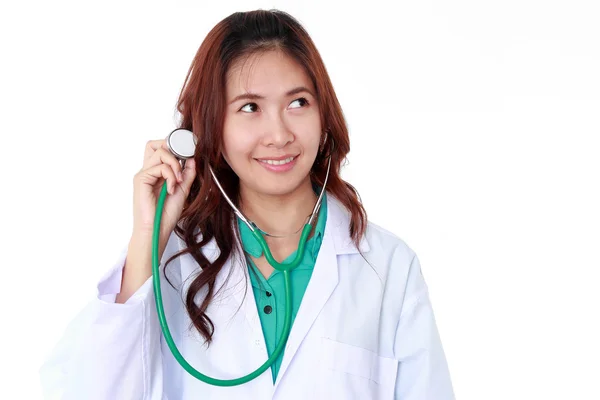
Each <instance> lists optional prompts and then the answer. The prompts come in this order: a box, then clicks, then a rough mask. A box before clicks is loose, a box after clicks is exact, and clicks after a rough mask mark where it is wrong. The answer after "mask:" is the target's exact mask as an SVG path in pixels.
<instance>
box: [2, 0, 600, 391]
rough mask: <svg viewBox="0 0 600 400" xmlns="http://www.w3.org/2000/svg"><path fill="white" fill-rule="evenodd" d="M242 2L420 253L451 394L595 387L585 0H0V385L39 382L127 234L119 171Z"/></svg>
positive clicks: (595, 205) (596, 34) (595, 239)
mask: <svg viewBox="0 0 600 400" xmlns="http://www.w3.org/2000/svg"><path fill="white" fill-rule="evenodd" d="M256 8H267V9H268V8H279V9H282V10H285V11H288V12H290V13H291V14H292V15H294V16H295V17H296V18H298V19H299V20H300V21H301V22H302V23H303V24H304V26H305V27H306V29H307V30H308V32H309V33H310V34H311V36H312V38H313V40H314V41H315V43H316V44H317V47H318V49H319V50H320V52H321V55H322V57H323V58H324V60H325V63H326V66H327V68H328V71H329V74H330V76H331V79H332V81H333V83H334V86H335V89H336V92H337V95H338V97H339V100H340V102H341V104H342V107H343V109H344V113H345V115H346V117H347V121H348V124H349V127H350V133H351V153H350V154H349V157H348V160H349V164H348V165H347V167H346V168H345V169H344V172H343V176H344V178H345V179H346V180H348V181H349V182H350V183H352V184H353V185H354V186H355V187H356V188H357V189H358V190H359V192H360V194H361V196H362V199H363V202H364V204H365V206H366V209H367V212H368V214H369V218H370V219H371V220H372V221H373V222H375V223H377V224H379V225H381V226H383V227H384V228H386V229H388V230H390V231H392V232H394V233H395V234H397V235H398V236H399V237H401V238H402V239H403V240H405V241H406V242H407V244H408V245H409V246H410V247H411V248H413V250H415V251H416V253H417V254H418V255H419V258H420V260H421V264H422V268H423V273H424V275H425V279H426V281H427V283H428V285H429V288H430V295H431V299H432V302H433V306H434V311H435V314H436V318H437V323H438V327H439V330H440V334H441V337H442V341H443V344H444V349H445V352H446V356H447V359H448V363H449V366H450V370H451V374H452V379H453V383H454V387H455V391H456V395H457V398H458V399H461V400H481V399H489V400H493V399H502V400H505V399H526V400H530V399H578V400H587V399H590V400H591V399H600V387H599V386H598V376H600V363H599V361H598V360H599V359H600V340H599V338H600V324H599V312H598V308H599V306H600V290H598V284H599V279H598V278H599V273H598V270H599V267H600V254H599V250H600V245H599V243H600V184H599V175H600V155H599V153H600V145H599V139H600V119H599V111H600V97H599V93H600V74H599V73H598V71H600V43H599V42H600V25H599V24H598V20H599V18H600V13H599V9H598V7H597V5H596V2H594V1H592V0H590V1H587V2H583V1H571V2H566V1H562V2H558V1H541V0H538V1H534V0H519V1H515V0H512V1H503V2H478V1H467V0H457V1H452V2H448V1H441V0H438V1H422V2H391V1H390V2H385V1H375V0H372V1H369V2H361V3H358V2H357V3H351V2H342V1H331V2H325V1H302V2H283V1H251V0H250V1H220V2H200V1H170V2H133V1H130V2H126V1H120V2H117V1H105V2H94V3H93V2H76V1H72V2H66V1H52V2H42V1H30V2H20V3H18V5H17V3H16V2H15V4H13V5H12V6H9V5H2V6H1V9H0V41H1V42H2V43H1V44H2V46H1V50H0V52H1V53H0V54H1V57H2V61H1V63H0V68H1V73H0V96H1V105H0V106H1V108H0V113H1V114H0V116H1V126H0V132H1V135H2V136H1V138H2V141H1V143H2V156H1V157H0V160H1V162H2V170H1V171H2V176H3V179H4V182H3V189H2V200H1V202H2V207H1V208H0V213H1V215H0V217H1V219H0V221H1V222H0V223H1V226H2V230H1V232H2V240H1V242H0V243H1V250H2V255H1V257H2V258H1V260H2V261H1V265H2V272H1V274H2V275H1V279H2V282H3V284H2V289H1V290H0V293H1V294H0V296H1V298H0V301H1V303H0V304H2V311H1V317H2V329H1V330H0V331H1V333H0V334H1V335H2V337H1V340H0V350H1V352H0V360H2V361H1V364H2V374H3V379H2V381H3V384H2V387H1V388H0V390H1V391H2V393H1V394H0V397H2V398H19V399H37V398H40V396H41V395H40V393H41V392H40V388H39V383H38V381H39V378H38V372H37V371H38V368H39V366H40V365H41V363H42V362H43V360H44V358H45V357H46V356H47V355H48V353H49V352H50V350H51V348H52V346H53V345H54V344H55V343H56V342H57V341H58V339H59V337H60V336H61V335H62V332H63V330H64V329H65V327H66V325H67V323H68V322H69V321H70V320H71V319H72V318H73V317H74V316H75V314H76V313H77V312H78V311H79V310H80V309H81V308H83V306H84V305H85V304H86V303H87V302H88V301H89V300H90V299H91V298H93V297H94V296H95V294H96V287H95V284H96V282H97V280H98V279H99V277H100V276H101V275H102V274H103V273H104V271H105V270H106V269H107V268H108V267H109V266H110V265H111V264H112V263H113V262H114V259H115V257H116V256H117V254H118V252H119V251H120V250H121V248H122V247H123V246H126V244H127V242H128V239H129V235H130V233H131V223H132V179H133V175H134V174H135V173H136V172H137V171H138V169H139V168H140V167H141V162H142V156H143V150H144V145H145V143H146V141H147V140H149V139H159V138H164V137H165V136H166V135H167V133H169V132H170V131H171V130H172V129H174V128H175V121H176V114H175V103H176V100H177V96H178V94H179V90H180V89H181V85H182V84H183V80H184V78H185V75H186V73H187V70H188V67H189V65H190V63H191V61H192V58H193V56H194V54H195V52H196V50H197V49H198V47H199V45H200V43H201V42H202V40H203V39H204V37H205V35H206V34H207V33H208V31H209V30H210V29H211V28H212V27H213V26H214V25H215V24H216V23H217V22H218V21H220V20H221V19H223V18H225V17H226V16H228V15H229V14H231V13H232V12H234V11H247V10H251V9H256ZM7 376H8V377H9V379H6V377H7ZM9 394H10V395H9Z"/></svg>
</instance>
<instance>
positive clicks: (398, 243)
mask: <svg viewBox="0 0 600 400" xmlns="http://www.w3.org/2000/svg"><path fill="white" fill-rule="evenodd" d="M365 239H366V241H367V243H368V246H369V251H368V253H370V254H371V257H376V258H378V259H385V260H389V261H393V262H394V263H396V264H398V263H400V264H407V263H408V264H410V263H411V262H412V260H413V259H414V258H415V257H416V253H415V252H414V251H413V249H412V248H411V247H410V246H409V245H408V243H407V242H406V241H405V240H404V239H402V238H401V237H400V236H398V235H397V234H395V233H393V232H391V231H389V230H388V229H386V228H384V227H382V226H380V225H378V224H376V223H374V222H372V221H368V223H367V228H366V230H365Z"/></svg>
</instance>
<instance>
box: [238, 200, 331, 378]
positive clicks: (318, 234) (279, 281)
mask: <svg viewBox="0 0 600 400" xmlns="http://www.w3.org/2000/svg"><path fill="white" fill-rule="evenodd" d="M326 221H327V194H326V193H325V194H323V201H322V202H321V209H320V210H319V217H318V220H317V225H316V227H315V231H314V234H313V236H312V237H311V238H310V239H309V240H308V242H306V248H305V250H304V257H303V258H302V262H301V263H300V265H298V267H296V268H295V269H294V270H292V272H291V276H290V277H291V286H292V324H293V323H294V319H295V318H296V314H298V308H299V307H300V303H301V302H302V297H303V296H304V292H305V291H306V287H307V286H308V282H309V281H310V277H311V275H312V272H313V269H314V267H315V262H316V260H317V255H318V254H319V249H320V248H321V242H322V241H323V234H324V232H325V223H326ZM238 226H239V230H240V237H241V240H242V245H243V247H244V251H245V252H246V253H247V254H249V255H252V256H253V257H256V258H259V257H260V256H262V254H263V251H262V248H261V247H260V244H259V243H258V241H257V240H256V239H255V238H254V236H253V235H252V231H250V228H248V226H247V225H246V224H245V223H244V222H243V221H242V220H240V219H239V218H238ZM297 251H298V250H296V251H294V252H293V253H292V254H290V255H289V256H288V257H287V258H286V259H285V260H284V261H283V262H284V263H288V262H291V261H292V260H293V259H294V258H295V257H296V252H297ZM246 259H247V260H248V272H249V274H250V281H251V282H252V290H253V292H254V298H255V299H256V306H257V308H258V315H259V316H260V323H261V326H262V330H263V335H264V337H265V343H266V345H267V352H268V353H269V356H271V354H273V351H274V350H275V347H276V346H277V341H278V340H279V338H280V336H281V333H282V332H283V320H284V318H285V286H284V280H283V273H282V272H281V271H278V270H274V271H273V273H272V274H271V276H269V279H265V277H264V276H263V274H262V273H261V272H260V271H259V270H258V268H257V267H256V265H255V264H254V262H253V261H252V259H251V258H250V257H246ZM283 353H284V352H281V354H280V355H279V357H277V359H276V360H275V362H274V363H273V365H271V374H272V375H273V383H275V380H276V378H277V373H278V372H279V367H280V366H281V361H282V360H283Z"/></svg>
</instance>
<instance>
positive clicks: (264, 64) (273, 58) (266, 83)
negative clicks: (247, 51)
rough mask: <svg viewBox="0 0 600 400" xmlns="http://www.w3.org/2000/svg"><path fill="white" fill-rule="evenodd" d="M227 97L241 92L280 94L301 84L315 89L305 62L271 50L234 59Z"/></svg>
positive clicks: (227, 76) (268, 94)
mask: <svg viewBox="0 0 600 400" xmlns="http://www.w3.org/2000/svg"><path fill="white" fill-rule="evenodd" d="M225 84H226V92H227V97H228V98H231V97H235V96H237V95H239V94H242V93H247V92H248V93H256V94H261V95H263V96H266V97H269V96H277V95H281V94H282V93H285V92H287V91H288V90H290V89H293V88H294V87H298V86H306V87H307V88H309V89H311V90H313V93H314V87H313V84H312V81H311V79H310V77H309V76H308V74H307V73H306V71H305V70H304V68H303V67H302V65H300V63H298V62H297V61H296V60H295V59H294V58H292V57H290V56H288V55H287V54H285V53H283V52H281V51H277V50H271V51H266V52H259V53H253V54H251V55H250V56H247V57H243V58H241V59H239V60H237V61H235V62H234V63H233V64H232V66H231V67H230V68H229V70H228V71H227V75H226V83H225Z"/></svg>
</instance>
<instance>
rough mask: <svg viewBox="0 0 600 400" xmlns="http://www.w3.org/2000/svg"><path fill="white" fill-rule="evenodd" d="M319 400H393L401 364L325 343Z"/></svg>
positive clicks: (323, 343) (323, 345) (321, 360)
mask: <svg viewBox="0 0 600 400" xmlns="http://www.w3.org/2000/svg"><path fill="white" fill-rule="evenodd" d="M319 369H320V372H321V373H320V375H319V379H318V384H317V393H318V395H317V396H316V398H317V399H345V400H352V399H357V400H369V399H372V400H379V399H393V398H394V386H395V382H396V373H397V370H398V361H397V360H394V359H391V358H386V357H381V356H379V355H378V354H377V353H375V352H372V351H370V350H367V349H363V348H361V347H357V346H353V345H350V344H346V343H341V342H337V341H335V340H331V339H327V338H322V339H321V357H320V365H319Z"/></svg>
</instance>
